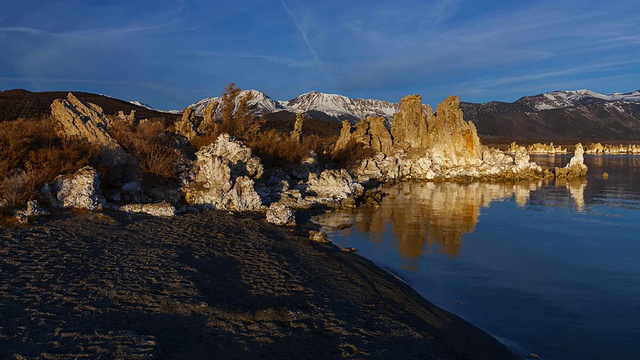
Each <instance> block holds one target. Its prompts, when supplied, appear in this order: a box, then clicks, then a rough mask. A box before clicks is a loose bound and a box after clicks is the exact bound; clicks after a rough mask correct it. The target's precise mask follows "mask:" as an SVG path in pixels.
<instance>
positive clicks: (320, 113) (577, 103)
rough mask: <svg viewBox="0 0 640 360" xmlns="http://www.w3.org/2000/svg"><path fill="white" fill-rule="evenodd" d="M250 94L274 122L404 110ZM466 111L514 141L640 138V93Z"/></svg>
mask: <svg viewBox="0 0 640 360" xmlns="http://www.w3.org/2000/svg"><path fill="white" fill-rule="evenodd" d="M247 94H249V95H251V97H252V98H251V100H250V101H249V107H250V108H251V109H252V110H253V111H254V112H256V113H258V114H268V115H269V118H271V119H283V118H291V116H293V114H296V113H306V114H307V115H308V117H309V118H311V119H318V120H320V119H322V120H332V121H340V120H344V119H347V120H349V121H350V122H351V123H352V124H353V123H355V122H357V121H358V120H360V119H362V118H365V117H368V116H383V117H385V119H386V120H387V121H386V123H387V124H389V123H390V122H391V121H392V120H393V114H394V113H396V112H397V111H398V110H399V108H400V104H399V103H392V102H387V101H382V100H376V99H351V98H349V97H347V96H343V95H337V94H325V93H321V92H317V91H312V92H308V93H305V94H302V95H300V96H298V97H296V98H293V99H291V100H288V101H274V100H273V99H271V98H270V97H268V96H267V95H265V94H264V93H262V92H260V91H257V90H247V91H243V92H242V93H241V94H240V97H241V96H244V95H247ZM240 97H239V98H240ZM215 100H218V101H219V100H220V98H219V97H215V98H206V99H203V100H200V101H199V102H197V103H195V104H193V105H192V106H194V107H195V112H196V114H197V115H201V114H202V112H203V111H204V109H205V108H206V107H207V105H208V104H209V103H211V101H215ZM432 105H434V107H435V106H436V105H437V104H432ZM460 107H461V109H462V111H463V112H464V117H465V119H466V120H471V121H473V122H474V123H475V124H476V127H477V129H478V133H479V134H481V135H491V136H501V137H505V138H514V139H517V138H528V139H535V138H539V139H603V140H605V139H640V90H638V91H634V92H630V93H614V94H610V95H605V94H600V93H596V92H593V91H590V90H575V91H553V92H549V93H544V94H539V95H534V96H525V97H522V98H520V99H518V100H517V101H514V102H512V103H505V102H498V101H492V102H487V103H483V104H474V103H466V102H461V103H460Z"/></svg>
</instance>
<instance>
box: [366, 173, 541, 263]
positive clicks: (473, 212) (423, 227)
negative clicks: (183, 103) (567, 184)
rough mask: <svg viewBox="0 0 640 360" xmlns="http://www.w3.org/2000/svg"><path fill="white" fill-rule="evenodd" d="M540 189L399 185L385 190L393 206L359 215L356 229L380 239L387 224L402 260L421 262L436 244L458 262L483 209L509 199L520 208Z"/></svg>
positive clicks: (497, 185) (532, 185) (537, 184)
mask: <svg viewBox="0 0 640 360" xmlns="http://www.w3.org/2000/svg"><path fill="white" fill-rule="evenodd" d="M540 186H541V182H520V183H471V184H459V183H403V184H399V185H396V186H394V187H392V188H389V189H388V190H387V191H388V192H389V193H390V194H391V195H393V196H394V197H395V199H394V200H393V204H391V203H390V202H383V205H382V206H381V207H380V208H367V209H361V211H360V212H359V213H358V215H356V218H355V226H356V227H357V228H358V229H359V230H361V231H366V232H370V233H372V234H375V233H381V232H382V231H384V228H385V225H386V224H385V223H386V222H387V221H388V219H390V221H391V226H392V229H393V232H394V233H395V235H396V237H397V239H399V243H398V248H399V250H400V253H401V254H402V255H403V256H405V257H419V256H421V255H422V253H423V251H424V245H425V244H426V243H428V249H429V250H428V251H432V248H433V246H434V244H437V245H438V248H439V250H440V251H441V252H443V253H445V254H448V255H450V256H457V254H458V252H459V250H460V247H461V245H462V236H463V235H464V234H465V233H468V232H471V231H473V230H474V229H475V226H476V224H477V223H478V218H479V216H480V210H481V209H482V207H487V206H489V204H490V203H491V202H492V201H496V200H501V199H506V198H509V197H511V196H515V197H516V202H517V203H518V204H519V205H520V206H523V205H525V204H526V202H527V199H528V198H529V194H530V192H531V191H532V190H536V189H537V188H539V187H540Z"/></svg>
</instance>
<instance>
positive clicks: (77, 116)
mask: <svg viewBox="0 0 640 360" xmlns="http://www.w3.org/2000/svg"><path fill="white" fill-rule="evenodd" d="M51 115H52V116H53V117H54V118H55V119H56V120H57V121H58V123H59V124H60V125H61V126H60V130H59V134H60V136H64V137H71V138H79V139H85V140H87V141H88V142H89V143H90V144H95V145H98V146H100V148H101V150H102V154H103V157H104V160H105V161H106V162H107V163H108V164H109V165H116V164H123V163H125V162H126V161H127V156H126V153H125V152H124V150H123V149H122V147H121V146H120V145H119V144H118V142H117V141H115V140H114V139H113V138H112V137H111V136H110V135H109V134H108V133H107V127H108V126H109V119H108V118H107V117H106V116H105V115H104V113H103V111H102V108H100V107H99V106H98V105H95V104H91V103H88V102H85V101H83V100H80V99H78V98H76V97H75V96H74V95H73V94H72V93H69V94H68V95H67V99H57V100H54V101H53V103H51Z"/></svg>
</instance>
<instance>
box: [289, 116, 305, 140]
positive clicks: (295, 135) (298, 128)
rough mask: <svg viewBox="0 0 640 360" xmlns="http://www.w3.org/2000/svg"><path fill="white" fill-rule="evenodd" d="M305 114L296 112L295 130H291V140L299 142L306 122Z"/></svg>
mask: <svg viewBox="0 0 640 360" xmlns="http://www.w3.org/2000/svg"><path fill="white" fill-rule="evenodd" d="M304 118H305V116H304V114H296V122H295V124H293V131H291V141H293V142H296V143H299V142H300V137H301V136H302V125H303V124H304Z"/></svg>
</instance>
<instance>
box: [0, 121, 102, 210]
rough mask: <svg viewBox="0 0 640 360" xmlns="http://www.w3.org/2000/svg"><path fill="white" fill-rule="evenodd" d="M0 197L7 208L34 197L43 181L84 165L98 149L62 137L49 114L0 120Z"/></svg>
mask: <svg viewBox="0 0 640 360" xmlns="http://www.w3.org/2000/svg"><path fill="white" fill-rule="evenodd" d="M0 154H1V155H0V198H3V199H5V200H6V201H7V202H8V203H9V206H10V207H17V206H23V205H24V204H25V203H26V202H27V201H28V200H31V199H34V198H37V196H38V190H39V188H40V187H41V186H42V185H43V184H44V183H51V182H53V180H54V179H55V178H56V177H57V176H58V175H63V174H69V173H73V172H75V171H77V170H78V169H80V168H81V167H83V166H85V165H87V164H88V163H89V160H90V159H91V157H92V156H93V155H96V154H97V149H96V148H95V147H92V146H91V145H89V144H88V143H87V142H86V141H81V140H72V139H63V138H61V137H59V136H58V135H57V134H56V131H55V122H54V120H53V119H52V118H51V117H48V116H47V117H44V118H41V119H18V120H15V121H7V122H2V123H0Z"/></svg>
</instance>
